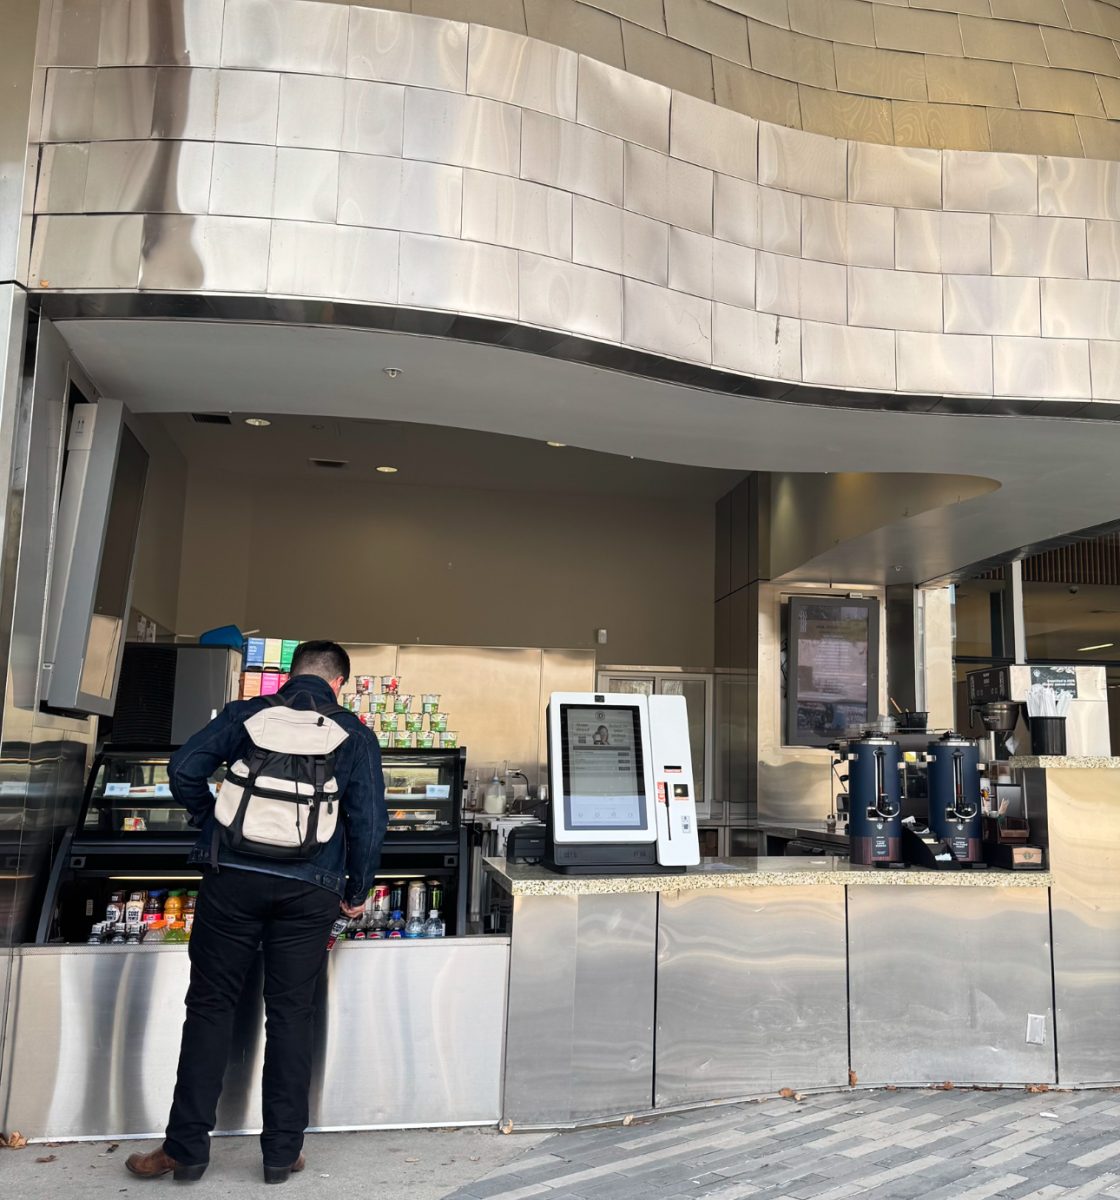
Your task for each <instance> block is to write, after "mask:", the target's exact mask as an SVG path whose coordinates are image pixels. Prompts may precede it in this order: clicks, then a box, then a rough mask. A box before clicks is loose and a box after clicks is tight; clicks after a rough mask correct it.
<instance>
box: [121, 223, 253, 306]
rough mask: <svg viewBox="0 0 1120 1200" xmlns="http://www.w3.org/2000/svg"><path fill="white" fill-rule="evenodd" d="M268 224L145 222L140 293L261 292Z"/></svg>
mask: <svg viewBox="0 0 1120 1200" xmlns="http://www.w3.org/2000/svg"><path fill="white" fill-rule="evenodd" d="M270 233H271V224H270V222H268V221H263V220H249V219H246V218H236V217H179V216H175V217H172V216H166V217H154V216H153V217H145V218H144V244H143V249H142V253H141V258H140V287H141V289H143V290H152V291H175V292H182V291H188V292H193V291H199V292H263V291H264V290H265V288H266V286H267V284H268V243H269V236H270Z"/></svg>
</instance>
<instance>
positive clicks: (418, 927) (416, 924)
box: [404, 916, 424, 938]
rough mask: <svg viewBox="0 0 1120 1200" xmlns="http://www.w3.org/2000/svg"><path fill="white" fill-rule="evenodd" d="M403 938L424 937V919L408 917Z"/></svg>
mask: <svg viewBox="0 0 1120 1200" xmlns="http://www.w3.org/2000/svg"><path fill="white" fill-rule="evenodd" d="M404 936H405V937H406V938H418V937H423V936H424V918H423V917H420V916H416V917H409V918H408V924H407V925H406V926H405V927H404Z"/></svg>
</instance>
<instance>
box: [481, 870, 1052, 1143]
mask: <svg viewBox="0 0 1120 1200" xmlns="http://www.w3.org/2000/svg"><path fill="white" fill-rule="evenodd" d="M486 868H487V870H488V871H490V872H491V874H492V876H493V878H494V879H495V880H496V881H497V882H498V884H499V886H502V887H505V888H506V889H507V890H508V891H510V892H511V893H512V895H513V920H512V931H511V932H512V939H511V940H512V945H511V964H512V965H511V973H510V990H509V1018H508V1023H509V1033H508V1038H507V1057H506V1068H505V1105H504V1113H505V1116H506V1117H507V1118H508V1119H510V1120H512V1121H513V1122H515V1123H516V1124H531V1125H552V1124H570V1123H573V1122H578V1121H580V1120H582V1119H585V1118H588V1117H608V1116H619V1115H624V1114H626V1113H631V1112H642V1111H647V1110H649V1109H653V1108H659V1107H666V1106H671V1105H677V1104H686V1103H702V1102H706V1101H712V1100H730V1099H737V1098H744V1097H748V1096H757V1095H760V1094H764V1093H773V1092H775V1091H777V1090H779V1089H781V1088H783V1087H791V1088H795V1089H800V1088H821V1087H841V1086H844V1085H846V1084H847V1083H848V1082H849V1071H852V1072H854V1077H855V1078H857V1079H858V1080H860V1081H862V1082H864V1083H880V1084H882V1083H940V1082H943V1081H945V1080H947V1079H951V1080H958V1081H961V1082H974V1083H993V1084H994V1083H1008V1084H1015V1083H1054V1082H1055V1079H1056V1074H1055V1058H1054V1040H1055V1039H1054V1015H1053V1012H1052V1003H1051V966H1050V963H1051V957H1050V928H1049V904H1050V892H1049V887H1050V884H1051V882H1052V881H1051V877H1050V875H1049V873H1048V872H1040V871H1034V872H1013V871H997V870H988V871H933V870H921V869H917V868H912V869H910V870H904V871H888V870H878V869H876V868H873V867H859V866H855V867H853V866H851V865H850V864H849V863H847V862H846V861H841V860H835V859H825V860H815V859H796V858H778V859H758V860H713V861H706V862H705V863H704V864H703V865H702V866H701V867H699V868H697V869H695V870H689V871H687V872H685V873H683V874H676V875H643V876H622V877H618V876H614V877H612V876H597V877H588V876H557V875H554V874H552V873H550V872H548V871H546V870H544V869H542V868H539V867H529V866H520V865H510V864H506V863H504V862H499V861H496V860H492V859H491V860H487V863H486ZM654 996H655V997H656V1005H654V1002H653V1001H654ZM655 1014H656V1026H655V1024H654V1022H655Z"/></svg>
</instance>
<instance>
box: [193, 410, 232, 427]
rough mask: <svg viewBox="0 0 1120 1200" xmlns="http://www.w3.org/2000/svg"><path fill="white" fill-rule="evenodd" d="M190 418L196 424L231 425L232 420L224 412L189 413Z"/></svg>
mask: <svg viewBox="0 0 1120 1200" xmlns="http://www.w3.org/2000/svg"><path fill="white" fill-rule="evenodd" d="M191 420H192V421H194V422H195V423H196V424H197V425H232V424H233V422H232V421H231V420H230V419H229V417H228V416H226V414H225V413H191Z"/></svg>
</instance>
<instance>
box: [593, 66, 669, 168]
mask: <svg viewBox="0 0 1120 1200" xmlns="http://www.w3.org/2000/svg"><path fill="white" fill-rule="evenodd" d="M671 96H672V93H671V92H670V91H669V89H668V88H667V87H662V86H661V84H659V83H651V82H650V81H649V80H648V79H639V78H638V77H637V76H636V75H628V74H627V73H626V72H625V71H620V70H619V69H618V68H617V67H608V66H607V65H606V63H601V62H596V60H595V59H593V58H586V57H584V56H583V55H582V54H581V55H580V59H579V103H578V106H577V115H578V118H579V121H580V123H581V124H583V125H590V126H591V127H592V128H593V129H601V130H602V131H603V132H604V133H612V134H614V135H615V136H616V137H620V138H624V139H625V140H626V141H628V142H636V143H637V144H638V145H639V146H648V147H649V148H650V149H651V150H660V151H661V152H662V153H663V154H667V153H668V151H669V103H670V99H671Z"/></svg>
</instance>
